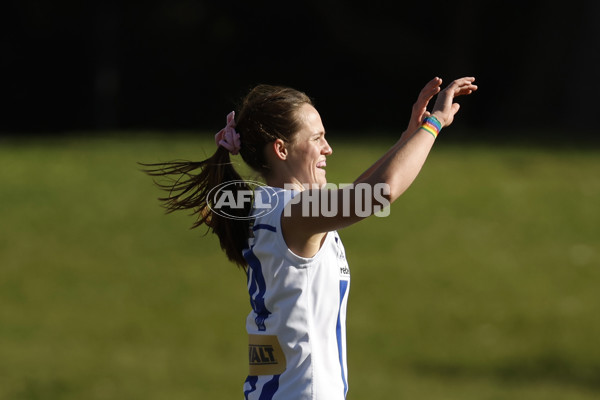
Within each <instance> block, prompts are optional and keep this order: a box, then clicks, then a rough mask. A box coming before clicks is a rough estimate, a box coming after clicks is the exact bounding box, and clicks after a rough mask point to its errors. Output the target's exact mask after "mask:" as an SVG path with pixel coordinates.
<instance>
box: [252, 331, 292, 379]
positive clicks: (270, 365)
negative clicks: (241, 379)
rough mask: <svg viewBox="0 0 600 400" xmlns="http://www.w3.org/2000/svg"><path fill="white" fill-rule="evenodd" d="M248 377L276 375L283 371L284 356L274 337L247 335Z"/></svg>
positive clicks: (284, 365) (284, 366) (284, 364)
mask: <svg viewBox="0 0 600 400" xmlns="http://www.w3.org/2000/svg"><path fill="white" fill-rule="evenodd" d="M248 363H249V367H250V368H249V371H250V373H249V374H250V375H277V374H281V373H282V372H283V371H285V368H286V360H285V354H284V353H283V350H282V348H281V345H280V344H279V340H278V339H277V336H275V335H254V334H250V335H248Z"/></svg>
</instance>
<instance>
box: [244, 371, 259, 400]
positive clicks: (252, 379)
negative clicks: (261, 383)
mask: <svg viewBox="0 0 600 400" xmlns="http://www.w3.org/2000/svg"><path fill="white" fill-rule="evenodd" d="M256 382H258V376H254V375H248V377H247V378H246V383H248V384H249V385H250V389H248V390H244V398H245V399H246V400H248V395H249V394H250V393H252V392H254V391H255V390H256Z"/></svg>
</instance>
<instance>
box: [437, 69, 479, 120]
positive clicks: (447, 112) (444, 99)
mask: <svg viewBox="0 0 600 400" xmlns="http://www.w3.org/2000/svg"><path fill="white" fill-rule="evenodd" d="M474 81H475V78H473V77H466V78H460V79H457V80H455V81H454V82H452V83H451V84H450V85H448V86H447V87H446V88H445V89H444V90H442V91H441V92H440V93H439V95H438V97H437V99H436V100H435V104H434V105H433V110H432V111H431V115H433V116H434V117H436V118H437V119H438V120H439V121H440V123H441V124H442V127H446V126H449V125H450V124H451V123H452V121H454V116H455V115H456V113H457V112H458V110H459V109H460V104H458V103H454V98H455V97H458V96H463V95H466V94H471V93H473V92H474V91H476V90H477V85H474V84H473V82H474Z"/></svg>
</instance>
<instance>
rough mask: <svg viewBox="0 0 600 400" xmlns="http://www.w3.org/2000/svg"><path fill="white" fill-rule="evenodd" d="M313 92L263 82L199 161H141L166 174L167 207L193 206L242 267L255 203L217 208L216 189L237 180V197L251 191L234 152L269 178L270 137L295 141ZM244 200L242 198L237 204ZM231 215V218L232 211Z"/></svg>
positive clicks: (150, 169)
mask: <svg viewBox="0 0 600 400" xmlns="http://www.w3.org/2000/svg"><path fill="white" fill-rule="evenodd" d="M304 104H311V105H312V102H311V100H310V98H309V97H308V96H307V95H306V94H304V93H302V92H299V91H297V90H295V89H291V88H287V87H283V86H271V85H258V86H256V87H254V88H253V89H252V90H251V91H250V92H249V93H248V94H247V95H246V97H245V98H244V100H243V104H242V107H241V110H240V112H239V115H238V117H237V118H235V113H233V112H231V113H229V115H227V126H226V127H225V128H224V129H222V130H221V131H220V132H219V133H217V135H215V142H216V144H217V151H216V152H215V154H214V155H213V156H212V157H210V158H208V159H206V160H204V161H198V162H192V161H172V162H165V163H157V164H141V165H143V166H144V167H146V168H147V169H145V170H144V172H146V173H147V174H148V175H150V176H154V177H162V178H166V179H167V180H166V182H165V183H162V182H156V181H155V182H156V184H157V185H158V186H159V187H160V188H161V189H163V190H165V191H166V192H168V195H167V196H166V197H161V198H159V200H160V201H161V202H162V205H163V206H164V207H165V208H166V210H167V213H171V212H173V211H177V210H193V212H192V215H194V216H196V221H195V222H194V224H193V225H192V228H196V227H198V226H200V225H202V224H204V225H206V226H207V227H208V229H209V230H210V231H212V232H213V233H215V234H216V235H217V236H218V237H219V241H220V243H221V248H222V249H223V250H224V251H225V254H226V255H227V257H228V258H229V259H230V260H231V261H232V262H234V263H236V264H237V265H238V266H239V267H241V268H244V269H245V270H246V269H247V265H248V264H247V263H246V260H245V259H244V257H243V255H242V250H243V249H244V248H246V246H247V245H248V238H249V236H250V221H251V220H250V218H249V216H250V212H251V207H252V204H251V203H247V202H244V203H243V207H240V208H232V207H230V206H229V205H227V204H226V205H224V206H221V204H219V211H220V212H218V213H217V212H215V211H214V208H213V207H214V205H215V199H214V198H209V194H212V193H211V190H212V189H214V188H216V187H217V186H218V185H220V184H223V183H226V182H232V181H236V184H235V185H229V186H228V190H231V191H232V193H231V194H232V195H233V196H234V198H235V199H238V198H241V197H242V196H238V192H240V191H245V192H247V191H250V192H252V190H251V189H250V185H249V184H247V183H246V182H245V181H244V180H243V179H242V177H241V176H240V175H239V174H238V173H237V171H236V170H235V169H234V168H233V166H232V165H231V160H230V158H229V154H230V152H231V154H238V152H239V154H240V155H241V157H242V159H243V160H244V162H245V163H246V164H248V166H249V167H250V168H252V169H253V170H254V171H255V172H257V173H258V174H260V175H262V176H263V177H264V178H266V179H267V177H268V175H269V174H270V173H271V170H270V166H269V165H268V162H267V160H266V157H265V148H266V146H267V144H268V143H272V142H274V141H275V140H277V139H281V140H283V141H285V142H290V141H291V140H292V139H293V137H294V135H295V134H296V132H298V131H299V130H300V128H301V124H302V122H301V121H300V120H299V119H298V118H297V112H298V110H299V109H300V107H302V106H303V105H304ZM237 205H238V204H236V206H237ZM221 211H222V212H221ZM222 214H223V215H226V216H230V217H231V218H227V217H226V216H223V215H222Z"/></svg>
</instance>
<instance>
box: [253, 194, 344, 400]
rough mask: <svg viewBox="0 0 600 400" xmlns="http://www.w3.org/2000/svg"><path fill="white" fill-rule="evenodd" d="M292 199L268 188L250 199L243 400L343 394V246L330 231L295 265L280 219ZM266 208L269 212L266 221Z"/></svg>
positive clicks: (333, 398) (333, 399)
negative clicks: (315, 249)
mask: <svg viewBox="0 0 600 400" xmlns="http://www.w3.org/2000/svg"><path fill="white" fill-rule="evenodd" d="M294 194H297V192H291V191H285V190H284V189H280V188H270V187H268V188H266V189H265V188H258V189H257V190H256V192H255V207H254V209H253V215H255V216H256V215H258V216H257V217H256V219H255V221H254V225H253V228H252V230H253V234H254V237H253V238H251V239H250V240H249V243H248V244H249V246H248V249H246V250H244V257H245V259H246V261H247V262H248V291H249V294H250V304H251V305H252V311H251V312H250V314H249V315H248V318H247V321H246V329H247V331H248V337H249V347H248V355H249V364H250V372H249V375H248V378H247V379H246V382H245V384H244V395H245V399H246V400H258V399H260V400H292V399H293V400H308V399H311V400H342V399H344V398H345V397H346V392H347V390H348V379H347V378H348V375H347V365H346V305H347V300H348V291H349V288H350V270H349V268H348V263H347V262H346V255H345V251H344V246H343V245H342V242H341V240H340V238H339V236H338V234H337V232H335V231H333V232H329V233H328V234H327V236H326V238H325V241H324V242H323V245H322V246H321V249H320V250H319V251H318V252H317V254H315V255H314V257H311V258H304V257H299V256H297V255H295V254H294V253H293V252H292V251H291V250H290V249H288V247H287V245H286V243H285V241H284V238H283V236H282V233H281V215H282V212H283V209H284V206H285V203H286V202H287V201H289V199H290V198H291V197H292V196H293V195H294ZM260 196H262V197H263V199H260ZM267 196H268V200H267V201H264V200H266V199H264V197H267ZM257 198H258V199H259V200H262V201H261V202H260V203H262V204H260V206H261V207H262V208H260V209H258V208H257V204H256V203H257V201H256V200H257ZM265 203H268V204H267V207H265ZM268 206H271V207H273V209H272V211H271V212H268V213H265V210H269V208H268Z"/></svg>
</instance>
